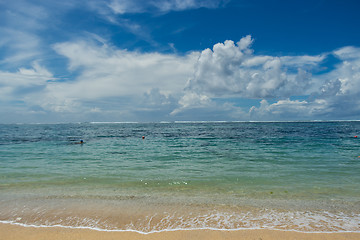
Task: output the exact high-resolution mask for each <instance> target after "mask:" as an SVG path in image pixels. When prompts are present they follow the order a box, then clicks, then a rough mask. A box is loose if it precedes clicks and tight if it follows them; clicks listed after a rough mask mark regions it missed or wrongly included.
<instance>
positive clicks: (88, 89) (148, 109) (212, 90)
mask: <svg viewBox="0 0 360 240" xmlns="http://www.w3.org/2000/svg"><path fill="white" fill-rule="evenodd" d="M99 39H101V38H100V37H96V35H93V39H92V40H89V39H86V40H85V39H83V40H74V41H66V42H59V43H56V44H54V45H53V50H54V51H55V52H56V53H57V54H58V55H59V56H62V57H63V58H64V59H66V61H67V63H68V65H67V71H68V73H69V75H70V76H71V78H69V79H68V78H62V77H56V76H55V77H54V74H53V73H52V72H51V71H49V70H48V69H46V68H45V67H44V66H43V65H42V64H41V62H39V61H34V62H33V63H32V65H31V67H27V68H26V67H21V68H18V70H17V71H15V72H11V71H0V92H1V94H0V96H1V97H0V101H1V102H2V104H1V106H0V111H3V112H4V111H9V110H8V107H6V106H9V104H10V105H11V104H14V102H17V103H18V105H19V102H21V104H20V105H21V106H22V107H20V108H18V110H19V112H23V113H28V114H29V113H30V112H31V114H32V115H37V116H38V117H39V116H46V115H51V116H53V117H54V118H56V116H65V117H67V118H68V117H70V116H72V117H74V116H76V118H74V119H77V120H79V121H85V120H86V119H94V120H98V121H101V120H106V121H121V120H126V121H128V120H136V121H141V120H143V119H148V120H149V119H150V120H154V121H161V120H179V119H180V120H299V119H300V120H305V119H357V118H359V117H360V107H359V106H360V48H357V47H352V46H348V47H343V48H340V49H337V50H334V51H332V52H328V53H323V54H320V55H316V56H307V55H304V56H271V55H259V54H256V52H255V51H254V49H253V45H254V40H253V38H252V37H251V36H250V35H249V36H246V37H243V38H242V39H240V41H238V42H236V43H235V42H234V41H231V40H227V41H225V42H224V43H217V44H215V45H214V46H213V48H212V49H205V50H203V51H202V52H190V53H187V54H185V55H177V54H162V53H158V52H150V53H143V52H138V51H128V50H125V49H119V48H117V47H115V46H112V45H111V44H108V43H107V42H106V41H105V40H103V39H102V41H98V40H99ZM329 57H333V58H336V59H337V64H336V65H334V66H333V67H332V68H331V69H327V71H325V72H324V71H322V69H323V62H324V61H325V60H326V59H328V58H329ZM250 100H251V102H252V103H254V102H255V103H256V102H257V104H252V105H251V106H250V105H249V106H248V107H244V106H240V105H241V104H239V101H250Z"/></svg>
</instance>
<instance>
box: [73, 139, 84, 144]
mask: <svg viewBox="0 0 360 240" xmlns="http://www.w3.org/2000/svg"><path fill="white" fill-rule="evenodd" d="M83 143H84V140H82V139H80V142H76V143H75V144H83Z"/></svg>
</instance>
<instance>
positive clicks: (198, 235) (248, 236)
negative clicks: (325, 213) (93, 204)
mask: <svg viewBox="0 0 360 240" xmlns="http://www.w3.org/2000/svg"><path fill="white" fill-rule="evenodd" d="M23 239H27V240H48V239H52V240H67V239H68V240H70V239H76V240H98V239H102V240H113V239H127V240H133V239H137V240H155V239H156V240H161V239H164V240H165V239H166V240H178V239H197V240H201V239H204V240H205V239H206V240H215V239H242V240H278V239H282V240H286V239H289V240H290V239H308V240H320V239H324V240H325V239H326V240H335V239H336V240H341V239H347V240H355V239H360V233H301V232H293V231H278V230H238V231H221V230H178V231H168V232H159V233H150V234H141V233H137V232H105V231H96V230H90V229H70V228H61V227H49V228H44V227H43V228H38V227H23V226H18V225H11V224H4V223H0V240H23Z"/></svg>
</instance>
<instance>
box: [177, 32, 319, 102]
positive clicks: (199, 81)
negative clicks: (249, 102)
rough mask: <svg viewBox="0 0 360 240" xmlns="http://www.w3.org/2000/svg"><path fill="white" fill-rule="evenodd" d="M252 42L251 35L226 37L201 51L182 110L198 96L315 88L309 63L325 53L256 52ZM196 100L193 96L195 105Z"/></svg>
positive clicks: (268, 93)
mask: <svg viewBox="0 0 360 240" xmlns="http://www.w3.org/2000/svg"><path fill="white" fill-rule="evenodd" d="M252 43H253V39H252V38H251V36H250V35H248V36H246V37H244V38H242V39H241V40H240V41H239V42H237V43H236V44H235V43H234V42H233V41H231V40H227V41H225V42H224V43H218V44H215V45H214V47H213V49H212V50H211V49H205V50H204V51H202V52H201V54H200V57H199V59H198V62H197V63H196V70H195V73H194V75H193V77H192V78H191V79H190V80H189V81H188V82H187V86H186V93H185V95H184V97H183V99H181V100H180V101H179V104H180V105H181V107H180V109H186V108H189V107H191V104H190V103H189V101H185V99H191V96H196V95H197V96H200V95H203V96H207V97H210V98H211V97H222V98H225V97H238V98H255V99H261V98H279V97H280V98H284V97H290V96H294V95H306V94H310V93H311V92H312V91H313V90H314V89H313V88H312V84H311V83H312V82H311V81H312V80H311V72H309V70H311V67H310V66H314V67H315V66H317V65H318V64H319V63H320V62H321V61H323V59H324V58H325V55H324V56H294V57H293V56H283V57H277V56H264V55H254V51H253V50H252V49H251V46H252ZM305 66H306V68H305ZM293 69H296V71H294V70H293ZM197 101H198V100H197V99H194V103H195V104H197ZM184 102H186V104H184Z"/></svg>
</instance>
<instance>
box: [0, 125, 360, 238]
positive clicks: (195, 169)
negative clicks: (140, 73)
mask: <svg viewBox="0 0 360 240" xmlns="http://www.w3.org/2000/svg"><path fill="white" fill-rule="evenodd" d="M356 135H359V138H357V137H356ZM143 136H144V138H143ZM80 140H83V141H84V143H83V144H79V142H80ZM0 222H3V223H11V224H17V225H24V226H38V227H51V226H63V227H71V228H91V229H97V230H103V231H137V232H142V233H149V232H157V231H169V230H178V229H219V230H236V229H278V230H292V231H301V232H360V225H359V224H360V122H358V121H330V122H323V121H319V122H172V123H71V124H2V125H1V124H0Z"/></svg>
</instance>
